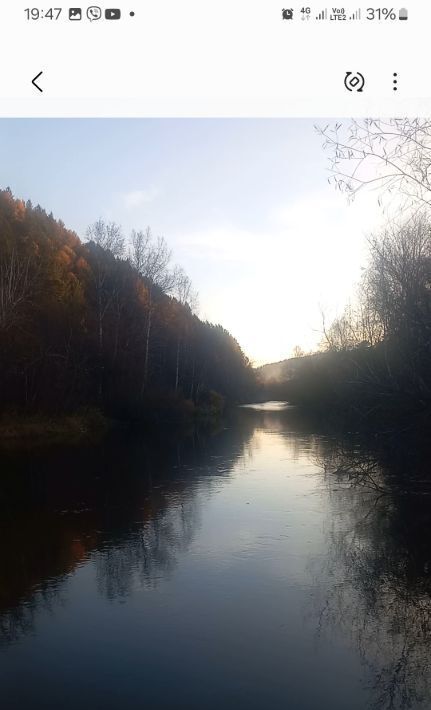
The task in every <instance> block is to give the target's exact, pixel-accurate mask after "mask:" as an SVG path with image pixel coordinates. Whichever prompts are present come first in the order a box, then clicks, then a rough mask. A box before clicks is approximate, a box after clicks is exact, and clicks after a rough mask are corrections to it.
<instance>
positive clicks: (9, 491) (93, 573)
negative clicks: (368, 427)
mask: <svg viewBox="0 0 431 710" xmlns="http://www.w3.org/2000/svg"><path fill="white" fill-rule="evenodd" d="M403 447H404V448H403V450H402V451H401V453H400V451H399V450H395V449H394V443H393V442H390V444H387V443H385V444H384V445H381V443H380V442H376V441H373V442H372V445H370V442H364V440H363V439H362V438H361V437H359V436H358V435H357V434H354V433H349V434H343V435H340V434H338V433H335V432H333V431H330V430H329V431H328V428H322V426H320V425H319V426H317V425H316V424H315V423H312V422H310V421H309V420H308V419H307V417H305V416H304V415H302V414H300V413H299V412H297V411H296V410H294V409H293V408H289V407H284V405H282V404H281V403H267V404H265V405H263V406H262V405H256V406H253V407H246V408H242V409H238V410H237V411H236V412H235V413H234V414H232V415H230V416H229V417H228V418H227V420H226V421H223V422H220V423H218V424H217V425H216V426H213V427H211V428H208V427H207V428H206V429H204V430H203V429H202V427H200V428H199V429H190V430H187V431H183V432H178V431H163V432H162V431H159V432H153V433H152V434H151V435H144V434H142V433H137V432H135V433H134V434H131V433H124V432H123V433H121V432H117V433H115V434H113V435H112V436H110V437H108V438H107V439H106V440H105V441H104V442H103V443H99V444H98V445H95V444H94V443H93V444H90V443H88V444H85V445H84V444H80V445H74V446H65V445H56V446H50V447H42V446H38V447H35V446H26V447H21V448H20V450H19V451H17V450H13V449H3V450H2V452H1V454H0V465H1V473H0V512H1V537H0V560H1V575H0V580H1V581H0V687H1V691H0V693H1V704H2V707H3V708H5V710H12V709H14V708H20V709H21V708H22V709H24V708H25V709H26V710H27V709H29V710H31V709H33V708H37V709H38V708H44V710H46V709H47V708H53V709H54V708H55V710H58V708H62V709H63V710H64V709H65V708H95V709H99V708H100V709H101V710H102V709H103V710H108V709H111V708H112V709H118V710H120V709H121V710H128V708H135V707H142V708H144V707H145V708H149V709H150V710H159V709H161V708H187V709H188V710H194V709H196V710H197V709H198V708H199V710H202V709H203V708H205V709H206V710H208V709H209V710H212V709H214V710H216V709H217V710H219V709H220V708H224V709H225V710H226V709H227V710H230V709H232V710H233V709H235V710H237V709H239V708H246V709H247V710H262V709H263V708H265V709H266V710H279V709H280V710H286V709H289V708H292V710H347V709H348V710H365V709H367V710H368V709H369V708H373V707H375V708H379V709H383V710H385V709H386V708H388V709H389V708H402V709H403V710H404V709H405V708H413V709H416V708H429V707H431V692H430V687H431V683H430V681H431V668H430V660H429V659H430V655H431V654H430V652H429V651H430V633H431V551H430V550H431V542H430V539H429V529H430V525H429V523H430V518H431V497H429V492H430V490H429V485H428V482H427V479H426V475H425V473H424V472H425V471H426V470H427V464H426V463H424V462H426V461H427V460H429V459H427V458H426V457H425V456H424V454H423V453H420V455H419V453H418V448H417V447H416V448H415V449H414V450H413V449H411V450H409V449H408V447H407V444H403ZM412 470H413V472H414V474H415V475H414V481H415V483H414V485H410V477H411V474H412Z"/></svg>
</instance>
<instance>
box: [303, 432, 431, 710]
mask: <svg viewBox="0 0 431 710" xmlns="http://www.w3.org/2000/svg"><path fill="white" fill-rule="evenodd" d="M411 445H412V442H411V441H409V440H402V439H401V440H398V441H397V442H396V443H395V442H394V441H388V442H387V443H386V444H384V445H383V444H380V445H379V446H377V445H376V443H374V447H373V449H369V448H367V447H366V446H364V445H363V443H362V445H360V444H359V443H358V442H357V441H356V442H355V441H353V440H351V441H347V442H346V440H344V441H342V442H340V441H335V440H333V441H332V442H331V441H329V442H327V444H326V447H325V450H324V451H323V452H322V451H320V452H319V456H318V460H319V459H320V463H321V465H322V467H323V469H324V471H325V473H326V480H327V484H328V491H329V495H330V498H331V502H332V512H333V515H332V518H331V520H332V523H331V528H330V530H329V531H328V537H329V540H330V544H329V555H328V558H327V560H326V562H325V569H324V570H322V569H320V574H319V582H318V584H317V585H316V586H317V588H319V590H320V592H319V600H318V609H319V622H320V623H319V629H320V630H321V631H323V630H324V629H325V628H328V627H329V628H330V629H331V631H332V632H336V630H337V629H340V630H342V631H343V632H344V633H346V632H348V631H349V630H350V634H351V637H352V639H353V641H354V643H355V644H356V646H357V648H358V650H359V651H360V654H361V657H362V659H363V661H364V663H365V664H366V665H367V666H368V667H369V669H370V670H371V671H372V676H373V678H374V687H373V690H374V693H373V697H374V702H375V707H378V708H381V709H382V710H383V709H388V710H394V709H395V708H403V709H406V708H416V707H419V706H420V707H430V703H431V682H430V681H431V666H430V656H429V643H430V638H431V579H430V577H429V572H430V571H431V569H430V559H431V550H430V541H429V538H428V530H429V523H430V518H431V509H430V505H429V498H428V495H427V493H428V492H429V488H428V487H427V486H425V484H424V478H423V473H424V465H425V467H426V462H427V460H429V457H428V455H427V454H428V452H427V451H426V449H422V451H421V452H420V450H419V449H418V448H416V449H415V454H413V453H412V452H413V449H412V448H411ZM406 465H409V467H408V469H406V468H405V466H406ZM406 473H407V474H408V476H407V477H406ZM322 573H323V574H322ZM325 580H326V582H325Z"/></svg>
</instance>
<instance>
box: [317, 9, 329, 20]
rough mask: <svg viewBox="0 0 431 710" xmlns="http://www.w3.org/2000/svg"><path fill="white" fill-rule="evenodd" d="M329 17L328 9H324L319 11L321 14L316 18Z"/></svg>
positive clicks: (323, 18) (324, 18)
mask: <svg viewBox="0 0 431 710" xmlns="http://www.w3.org/2000/svg"><path fill="white" fill-rule="evenodd" d="M327 17H328V10H322V12H319V14H318V15H317V17H316V20H326V18H327Z"/></svg>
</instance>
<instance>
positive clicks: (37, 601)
mask: <svg viewBox="0 0 431 710" xmlns="http://www.w3.org/2000/svg"><path fill="white" fill-rule="evenodd" d="M63 584H64V577H62V578H58V579H55V580H47V581H46V582H45V584H43V585H42V586H41V587H40V588H39V589H37V590H34V591H33V593H32V595H31V596H30V597H29V598H28V599H27V600H26V601H25V602H24V603H21V604H18V605H17V606H14V607H11V608H10V609H6V610H5V611H4V612H2V613H0V647H1V646H2V645H8V644H11V643H13V642H15V641H17V640H19V639H20V638H21V637H22V636H25V635H27V634H30V633H32V631H33V630H34V623H35V620H36V618H37V616H38V615H39V614H40V612H41V611H44V612H48V613H49V612H52V611H53V610H54V608H55V607H56V606H58V605H59V604H61V603H62V602H63V599H62V596H61V592H62V587H63Z"/></svg>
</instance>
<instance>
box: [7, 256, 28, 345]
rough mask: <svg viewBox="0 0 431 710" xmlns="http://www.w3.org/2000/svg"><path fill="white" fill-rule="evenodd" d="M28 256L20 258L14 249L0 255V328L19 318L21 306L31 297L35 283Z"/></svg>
mask: <svg viewBox="0 0 431 710" xmlns="http://www.w3.org/2000/svg"><path fill="white" fill-rule="evenodd" d="M31 267H32V263H31V259H30V257H27V258H25V259H20V258H19V257H18V255H17V253H16V251H15V250H12V251H11V252H9V253H5V254H3V255H1V256H0V329H1V330H3V331H5V330H8V328H10V327H11V326H13V325H16V323H17V320H19V317H20V313H21V309H22V307H23V306H24V305H25V304H26V303H28V301H29V300H30V298H31V295H32V292H33V290H34V285H35V275H34V273H32V268H31Z"/></svg>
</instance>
